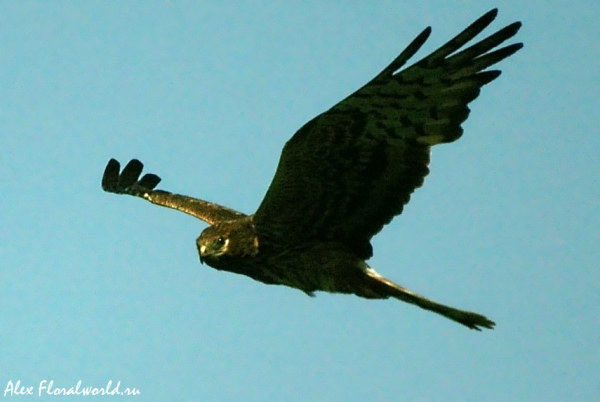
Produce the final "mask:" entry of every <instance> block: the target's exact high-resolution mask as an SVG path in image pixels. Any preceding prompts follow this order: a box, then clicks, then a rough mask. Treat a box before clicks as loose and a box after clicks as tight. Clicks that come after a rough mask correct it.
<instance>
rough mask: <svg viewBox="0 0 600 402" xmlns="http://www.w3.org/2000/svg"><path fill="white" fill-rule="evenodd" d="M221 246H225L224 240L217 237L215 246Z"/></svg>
mask: <svg viewBox="0 0 600 402" xmlns="http://www.w3.org/2000/svg"><path fill="white" fill-rule="evenodd" d="M223 244H225V239H224V238H222V237H218V238H217V245H218V246H222V245H223Z"/></svg>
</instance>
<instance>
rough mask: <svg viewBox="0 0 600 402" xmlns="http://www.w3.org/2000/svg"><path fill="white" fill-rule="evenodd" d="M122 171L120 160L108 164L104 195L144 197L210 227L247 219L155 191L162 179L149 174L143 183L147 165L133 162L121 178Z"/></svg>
mask: <svg viewBox="0 0 600 402" xmlns="http://www.w3.org/2000/svg"><path fill="white" fill-rule="evenodd" d="M120 168H121V165H120V163H119V162H118V161H117V160H115V159H111V160H109V161H108V164H107V165H106V169H105V170H104V175H103V176H102V189H103V190H104V191H107V192H109V193H114V194H128V195H133V196H135V197H140V198H143V199H145V200H148V201H150V202H151V203H153V204H157V205H161V206H163V207H167V208H173V209H176V210H178V211H181V212H185V213H186V214H189V215H192V216H194V217H196V218H198V219H201V220H203V221H204V222H207V223H208V224H210V225H213V224H215V223H216V222H221V221H227V220H233V219H238V218H242V217H244V216H246V215H245V214H243V213H241V212H237V211H234V210H233V209H229V208H226V207H223V206H221V205H217V204H213V203H212V202H208V201H203V200H199V199H197V198H192V197H187V196H185V195H180V194H172V193H169V192H167V191H163V190H154V187H156V186H157V185H158V183H160V177H158V176H157V175H155V174H152V173H148V174H145V175H144V176H143V177H142V178H141V179H139V177H140V174H141V173H142V170H143V169H144V165H143V164H142V162H140V161H139V160H137V159H132V160H131V161H129V163H128V164H127V166H125V167H124V168H123V171H122V172H121V174H119V170H120Z"/></svg>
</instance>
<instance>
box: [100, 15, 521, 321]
mask: <svg viewBox="0 0 600 402" xmlns="http://www.w3.org/2000/svg"><path fill="white" fill-rule="evenodd" d="M496 15H497V10H496V9H494V10H491V11H490V12H488V13H486V14H485V15H483V16H482V17H481V18H479V19H478V20H477V21H475V22H474V23H472V24H471V25H470V26H469V27H467V28H466V29H465V30H464V31H462V32H461V33H460V34H458V35H457V36H456V37H454V38H453V39H451V40H450V41H449V42H448V43H446V44H445V45H443V46H442V47H440V48H439V49H438V50H436V51H434V52H433V53H431V54H430V55H429V56H427V57H425V58H424V59H422V60H420V61H418V62H417V63H415V64H413V65H411V66H410V67H408V68H405V69H402V70H400V68H401V67H402V66H404V65H405V64H406V62H407V61H408V60H409V59H410V58H411V57H412V56H413V55H414V54H415V53H416V52H417V51H418V50H419V48H420V47H421V46H422V45H423V43H425V41H426V40H427V38H428V37H429V35H430V33H431V28H427V29H425V30H424V31H423V32H421V34H420V35H418V36H417V37H416V38H415V39H414V40H413V41H412V42H411V44H410V45H408V47H407V48H406V49H405V50H404V51H403V52H402V53H401V54H400V55H399V56H398V57H397V58H396V59H395V60H394V61H393V62H392V63H391V64H390V65H389V66H388V67H386V68H385V69H384V70H383V71H382V72H381V73H379V74H378V75H377V76H376V77H375V78H373V79H372V80H371V81H369V83H367V84H366V85H365V86H363V87H362V88H360V89H359V90H358V91H356V92H354V93H353V94H352V95H350V96H349V97H347V98H346V99H344V100H342V101H341V102H340V103H338V104H337V105H335V106H334V107H332V108H331V109H329V110H328V111H326V112H324V113H322V114H320V115H319V116H317V117H315V118H314V119H312V120H311V121H309V122H308V123H306V124H305V125H304V126H303V127H302V128H300V130H298V132H296V134H294V136H293V137H292V138H291V139H290V140H289V141H288V142H287V143H286V144H285V146H284V148H283V152H282V154H281V159H280V161H279V166H278V167H277V171H276V173H275V177H274V178H273V181H272V183H271V185H270V186H269V189H268V190H267V193H266V195H265V197H264V199H263V201H262V203H261V204H260V206H259V207H258V210H257V211H256V213H255V214H253V215H246V214H243V213H241V212H237V211H234V210H232V209H230V208H226V207H223V206H220V205H218V204H214V203H211V202H207V201H203V200H200V199H196V198H192V197H187V196H184V195H180V194H173V193H169V192H166V191H162V190H155V187H156V186H157V185H158V183H159V182H160V178H159V177H158V176H156V175H154V174H146V175H144V176H143V177H142V178H141V179H140V175H141V173H142V169H143V165H142V163H141V162H140V161H138V160H136V159H133V160H131V161H130V162H129V163H128V164H127V166H125V168H124V169H123V170H122V171H120V164H119V162H117V161H116V160H114V159H111V160H110V161H109V162H108V165H107V166H106V170H105V172H104V176H103V178H102V188H103V189H104V190H105V191H108V192H111V193H116V194H129V195H133V196H137V197H141V198H144V199H146V200H148V201H150V202H152V203H154V204H157V205H161V206H165V207H169V208H173V209H177V210H179V211H182V212H185V213H187V214H190V215H192V216H195V217H196V218H198V219H201V220H203V221H205V222H207V223H208V224H209V225H210V226H209V227H208V228H206V229H205V230H204V231H203V232H202V233H201V234H200V237H198V239H197V241H196V244H197V248H198V253H199V255H200V260H201V262H206V264H208V265H209V266H211V267H213V268H216V269H218V270H224V271H230V272H234V273H238V274H243V275H247V276H249V277H251V278H253V279H255V280H257V281H260V282H263V283H266V284H274V285H286V286H290V287H293V288H297V289H300V290H302V291H303V292H305V293H307V294H309V295H313V293H314V292H315V291H327V292H331V293H352V294H355V295H358V296H360V297H364V298H369V299H386V298H389V297H394V298H396V299H399V300H402V301H405V302H408V303H411V304H415V305H417V306H419V307H421V308H424V309H426V310H430V311H433V312H435V313H438V314H441V315H443V316H444V317H447V318H449V319H451V320H454V321H456V322H459V323H461V324H463V325H465V326H467V327H469V328H471V329H477V330H480V329H481V328H493V326H494V325H495V324H494V322H493V321H491V320H490V319H488V318H487V317H485V316H483V315H481V314H477V313H473V312H469V311H463V310H459V309H456V308H453V307H449V306H446V305H443V304H440V303H436V302H434V301H432V300H429V299H427V298H425V297H423V296H420V295H418V294H416V293H414V292H411V291H410V290H408V289H406V288H403V287H402V286H399V285H397V284H395V283H394V282H392V281H390V280H388V279H386V278H384V277H382V276H381V275H379V274H378V273H377V272H376V271H375V270H374V269H373V268H371V267H369V265H367V263H366V262H365V261H366V260H367V259H369V258H370V257H371V256H372V255H373V249H372V247H371V243H370V240H371V238H372V237H373V236H374V235H375V234H377V233H378V232H379V231H380V230H381V229H382V228H383V226H384V225H386V224H388V223H389V222H390V221H391V220H392V219H393V218H394V216H396V215H399V214H400V213H401V212H402V208H403V206H404V205H405V204H406V203H407V202H408V201H409V199H410V194H411V193H412V192H413V191H414V190H415V189H416V188H418V187H420V186H421V185H422V184H423V180H424V178H425V176H427V174H428V173H429V169H428V167H427V166H428V164H429V154H430V148H431V146H433V145H436V144H441V143H448V142H453V141H455V140H457V139H458V138H460V136H461V135H462V132H463V130H462V127H461V124H462V122H463V121H465V120H466V118H467V117H468V115H469V108H468V106H467V105H468V104H469V103H470V102H471V101H473V100H474V99H475V98H477V96H478V95H479V92H480V89H481V87H482V86H484V85H486V84H488V83H489V82H491V81H493V80H494V79H496V78H497V77H498V76H499V75H500V71H498V70H486V69H487V68H488V67H490V66H492V65H494V64H496V63H497V62H499V61H501V60H503V59H505V58H506V57H508V56H510V55H512V54H513V53H515V52H516V51H517V50H519V49H520V48H521V47H522V46H523V45H522V44H521V43H515V44H512V45H508V46H505V47H502V48H500V49H496V50H494V49H495V48H496V47H497V46H498V45H500V44H501V43H503V42H505V41H506V40H507V39H509V38H511V37H513V36H514V35H515V34H516V33H517V31H518V30H519V28H520V27H521V23H520V22H515V23H513V24H510V25H508V26H507V27H505V28H503V29H501V30H499V31H498V32H496V33H494V34H493V35H491V36H489V37H487V38H485V39H483V40H481V41H480V42H477V43H476V44H474V45H472V46H470V47H468V48H466V49H463V50H460V49H461V48H462V47H463V46H464V45H466V44H467V42H469V41H470V40H471V39H473V38H474V37H475V36H477V35H478V34H479V33H480V32H481V31H483V30H484V29H485V28H486V27H487V26H488V25H489V24H490V23H491V22H492V21H493V20H494V18H495V17H496ZM459 50H460V51H459Z"/></svg>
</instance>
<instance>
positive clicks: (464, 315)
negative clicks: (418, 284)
mask: <svg viewBox="0 0 600 402" xmlns="http://www.w3.org/2000/svg"><path fill="white" fill-rule="evenodd" d="M367 275H368V277H369V278H371V280H372V281H373V282H372V285H373V290H374V291H375V292H377V293H379V294H380V295H381V296H384V297H390V296H391V297H394V298H396V299H398V300H402V301H403V302H406V303H410V304H415V305H417V306H419V307H421V308H423V309H425V310H429V311H433V312H434V313H437V314H440V315H443V316H444V317H446V318H449V319H451V320H452V321H456V322H458V323H459V324H462V325H464V326H466V327H468V328H470V329H475V330H477V331H481V328H488V329H493V328H494V325H496V323H495V322H493V321H492V320H490V319H489V318H487V317H485V316H483V315H481V314H477V313H473V312H470V311H463V310H459V309H456V308H453V307H450V306H446V305H443V304H440V303H436V302H434V301H433V300H429V299H427V298H425V297H423V296H421V295H419V294H417V293H414V292H412V291H410V290H408V289H406V288H404V287H402V286H400V285H398V284H395V283H394V282H392V281H390V280H389V279H386V278H384V277H383V276H381V275H379V274H378V273H377V272H376V271H375V270H373V269H372V268H369V269H368V270H367Z"/></svg>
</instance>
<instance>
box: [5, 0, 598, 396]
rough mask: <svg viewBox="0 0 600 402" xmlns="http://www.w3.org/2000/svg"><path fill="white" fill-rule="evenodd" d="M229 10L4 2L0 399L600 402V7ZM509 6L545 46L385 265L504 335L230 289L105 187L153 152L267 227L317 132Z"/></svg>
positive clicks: (435, 169) (512, 71) (241, 286)
mask: <svg viewBox="0 0 600 402" xmlns="http://www.w3.org/2000/svg"><path fill="white" fill-rule="evenodd" d="M216 4H217V2H212V1H211V2H209V1H206V2H193V1H185V2H184V1H179V2H174V3H166V2H141V1H140V2H104V1H95V2H93V1H86V2H80V1H72V2H67V1H62V2H59V1H55V2H42V1H40V2H31V1H3V2H0V174H1V176H0V211H1V213H0V214H1V215H0V268H1V269H0V345H1V346H0V389H1V390H4V389H5V387H6V384H7V383H8V381H9V380H12V381H16V380H21V383H22V384H26V385H33V386H35V387H36V388H37V385H38V384H39V382H40V381H42V380H54V381H55V385H56V386H59V387H71V386H74V385H75V384H76V383H77V381H78V380H81V381H82V382H83V383H84V385H92V386H97V387H102V386H105V385H106V383H107V382H108V380H113V381H121V387H122V388H124V387H136V388H138V389H140V390H141V392H142V395H141V396H139V397H137V398H131V397H130V398H119V397H112V398H110V400H115V401H116V400H121V399H127V400H144V401H166V400H173V401H375V400H381V401H594V400H596V401H597V400H600V309H599V306H600V274H599V273H598V272H599V271H598V270H599V266H598V264H599V262H600V250H599V247H598V243H599V238H600V236H599V229H600V208H599V206H598V205H599V200H600V185H599V184H598V175H599V171H600V164H599V162H598V160H599V158H598V155H599V151H600V139H599V137H600V131H599V129H598V127H599V126H600V117H599V114H598V113H599V112H598V109H599V101H598V96H599V95H600V85H599V84H600V74H599V73H600V45H599V42H598V38H599V37H600V24H599V23H598V21H600V2H598V1H596V0H588V1H586V0H580V1H573V2H567V1H527V2H525V1H461V2H457V1H387V2H383V1H381V2H367V1H364V2H358V1H357V2H342V1H312V2H278V3H275V2H273V3H270V2H258V1H256V2H245V3H241V2H230V3H227V2H221V3H219V5H218V6H217V5H216ZM496 6H497V7H499V8H500V15H499V17H498V19H497V21H496V22H495V23H494V24H493V26H492V27H491V28H490V29H488V30H486V31H485V34H486V35H488V34H490V33H492V32H494V31H495V30H497V29H500V28H502V27H503V26H505V25H507V24H508V23H511V22H513V21H515V20H521V21H523V23H524V27H523V29H522V31H521V32H520V33H519V34H518V36H517V38H516V40H513V42H516V41H523V42H524V43H525V48H524V49H523V50H522V51H520V52H519V53H517V54H516V55H515V56H513V57H511V58H510V59H508V60H505V61H503V62H502V63H501V66H500V68H501V69H502V70H503V71H504V74H503V75H502V76H501V77H500V78H499V79H498V80H497V81H495V82H494V83H492V84H491V85H489V86H488V87H486V88H484V90H483V92H482V96H481V97H480V98H479V99H478V100H477V101H476V102H474V103H473V104H472V105H471V106H472V110H473V111H472V114H471V117H470V118H469V120H468V121H467V122H466V123H465V125H464V127H465V135H464V136H463V138H462V139H461V140H460V141H458V142H456V143H454V144H451V145H446V146H440V147H437V148H436V149H434V151H433V157H432V164H431V170H432V173H431V175H430V176H429V178H428V179H427V181H426V184H425V187H424V188H422V189H421V190H419V191H417V193H416V194H415V195H414V197H413V199H412V201H411V203H410V205H409V206H408V207H407V208H406V209H405V212H404V214H403V215H402V216H401V217H399V218H398V219H396V220H395V221H394V222H393V223H392V224H391V225H389V226H388V227H386V228H385V229H384V231H383V232H382V233H381V234H380V235H379V236H378V237H377V238H376V239H375V241H374V247H375V256H374V257H373V258H372V260H371V261H370V263H371V265H372V266H373V267H375V268H376V269H378V270H379V271H380V272H381V273H383V274H384V275H387V276H389V277H390V278H391V279H393V280H397V281H398V282H399V283H401V284H403V285H406V286H408V287H409V288H411V289H414V290H416V291H418V292H421V293H423V294H425V295H428V296H430V297H432V298H434V299H436V300H439V301H442V302H446V303H448V304H451V305H454V306H457V307H462V308H467V309H472V310H475V311H478V312H482V313H485V314H486V315H489V316H490V317H491V318H493V319H494V320H496V321H497V323H498V326H497V329H496V330H494V331H487V332H483V333H478V332H475V331H469V330H467V329H465V328H463V327H461V326H459V325H457V324H455V323H452V322H450V321H448V320H445V319H443V318H440V317H438V316H437V315H434V314H431V313H428V312H425V311H423V310H420V309H418V308H415V307H412V306H409V305H406V304H403V303H399V302H397V301H394V300H387V301H367V300H363V299H359V298H356V297H350V296H340V295H335V296H332V295H327V294H319V295H318V296H317V298H314V299H311V298H308V297H306V296H305V295H304V294H303V293H301V292H299V291H296V290H292V289H288V288H283V287H272V286H271V287H268V286H265V285H262V284H260V283H258V282H254V281H252V280H250V279H248V278H246V277H242V276H236V275H232V274H228V273H222V272H217V271H215V270H212V269H210V268H208V267H206V266H201V265H200V264H199V261H198V257H197V254H196V247H195V245H194V240H195V238H196V236H197V235H198V234H199V233H200V231H201V230H202V229H203V228H204V227H205V225H204V224H203V223H202V222H200V221H197V220H194V219H193V218H191V217H188V216H186V215H184V214H181V213H177V212H175V211H171V210H167V209H163V208H159V207H156V206H153V205H151V204H149V203H145V202H144V201H142V200H140V199H134V198H131V197H123V196H115V195H112V194H106V193H104V192H102V191H101V189H100V177H101V174H102V171H103V169H104V166H105V164H106V162H107V161H108V159H109V158H111V157H115V158H117V159H119V160H120V161H122V162H126V161H128V160H129V159H130V158H134V157H136V158H139V159H141V160H142V161H143V162H145V164H146V167H147V170H148V171H151V172H155V173H157V174H159V175H161V176H162V177H163V180H164V181H163V183H162V184H161V187H162V188H164V189H167V190H170V191H176V192H181V193H185V194H189V195H194V196H198V197H202V198H205V199H208V200H211V201H215V202H218V203H222V204H224V205H228V206H231V207H233V208H236V209H239V210H241V211H244V212H246V213H251V212H253V211H254V210H255V209H256V207H257V206H258V204H259V202H260V200H261V199H262V197H263V194H264V192H265V190H266V188H267V186H268V184H269V182H270V180H271V177H272V175H273V173H274V170H275V167H276V163H277V160H278V158H279V152H280V150H281V147H282V146H283V144H284V143H285V141H286V140H287V139H288V138H289V137H291V135H292V134H293V133H294V131H295V130H296V129H297V128H299V127H300V126H301V125H302V124H303V123H304V122H306V121H308V120H309V119H310V118H312V117H313V116H315V115H316V114H318V113H320V112H322V111H324V110H326V109H327V108H329V107H330V106H332V105H333V104H335V103H336V102H337V101H339V100H341V99H342V98H343V97H345V96H346V95H348V94H349V93H350V92H352V91H354V90H355V89H357V88H358V87H360V86H361V85H362V84H364V83H365V82H367V81H368V80H370V79H371V78H372V77H373V76H374V75H375V74H376V73H378V72H379V71H380V70H381V69H382V68H383V67H384V66H386V65H387V64H388V63H389V62H390V61H391V60H392V59H393V58H394V57H395V56H396V55H397V54H398V53H399V52H400V51H401V50H402V49H403V48H404V47H405V46H406V45H407V44H408V43H409V42H410V41H411V40H412V39H413V38H414V37H415V36H416V35H417V34H418V33H419V32H421V30H422V29H423V28H425V27H426V26H428V25H431V26H433V35H432V37H431V38H430V40H429V41H428V42H427V44H426V45H425V47H424V49H423V50H422V51H421V52H420V53H419V54H418V55H417V58H415V60H417V59H419V58H421V57H422V56H424V55H426V54H427V52H429V51H431V50H433V49H435V48H437V47H438V46H439V45H441V44H442V43H444V42H446V41H447V40H448V39H450V38H451V37H452V36H453V35H454V34H456V33H458V32H459V31H460V30H462V29H463V28H464V27H466V26H467V25H468V24H470V23H471V22H472V21H474V20H475V19H476V18H477V17H479V16H480V15H482V14H483V13H484V12H486V11H488V10H489V9H491V8H493V7H496ZM12 398H13V399H11V400H21V401H25V400H38V399H40V398H38V397H37V396H35V397H31V396H29V397H27V396H19V397H17V396H13V397H12ZM64 398H65V397H54V398H52V397H47V398H41V399H44V400H55V401H58V400H66V399H64ZM5 399H7V400H9V399H10V398H9V397H8V396H7V397H6V398H5ZM80 399H84V398H80ZM88 399H89V398H88ZM96 399H102V398H96ZM105 399H109V398H108V397H107V398H105ZM86 400H87V399H86Z"/></svg>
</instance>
